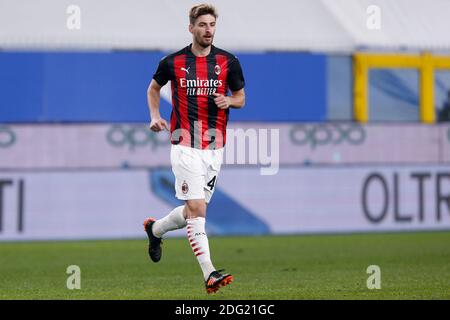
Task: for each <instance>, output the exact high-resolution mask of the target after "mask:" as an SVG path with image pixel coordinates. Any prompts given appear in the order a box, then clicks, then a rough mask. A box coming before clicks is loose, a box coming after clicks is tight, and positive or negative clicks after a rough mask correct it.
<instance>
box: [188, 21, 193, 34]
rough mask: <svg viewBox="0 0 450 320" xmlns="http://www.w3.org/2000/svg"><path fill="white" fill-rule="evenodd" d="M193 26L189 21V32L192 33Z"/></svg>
mask: <svg viewBox="0 0 450 320" xmlns="http://www.w3.org/2000/svg"><path fill="white" fill-rule="evenodd" d="M193 28H194V26H193V25H192V24H190V23H189V32H190V33H192V29H193Z"/></svg>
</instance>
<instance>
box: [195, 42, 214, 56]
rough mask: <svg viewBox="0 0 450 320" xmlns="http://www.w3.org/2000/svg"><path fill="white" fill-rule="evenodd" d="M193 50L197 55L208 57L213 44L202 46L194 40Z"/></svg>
mask: <svg viewBox="0 0 450 320" xmlns="http://www.w3.org/2000/svg"><path fill="white" fill-rule="evenodd" d="M191 51H192V53H193V54H194V55H195V56H196V57H206V56H207V55H208V54H209V53H210V52H211V46H207V47H202V46H201V45H199V44H198V43H195V42H193V43H192V46H191Z"/></svg>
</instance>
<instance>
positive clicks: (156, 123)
mask: <svg viewBox="0 0 450 320" xmlns="http://www.w3.org/2000/svg"><path fill="white" fill-rule="evenodd" d="M164 129H166V130H169V125H168V124H167V122H166V120H164V119H163V118H155V119H152V121H151V122H150V130H152V131H153V132H160V131H162V130H164Z"/></svg>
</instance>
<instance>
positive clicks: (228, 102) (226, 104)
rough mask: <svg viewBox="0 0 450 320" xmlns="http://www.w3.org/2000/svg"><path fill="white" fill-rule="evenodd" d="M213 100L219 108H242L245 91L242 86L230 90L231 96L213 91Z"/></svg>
mask: <svg viewBox="0 0 450 320" xmlns="http://www.w3.org/2000/svg"><path fill="white" fill-rule="evenodd" d="M214 97H215V98H214V102H215V103H216V105H217V107H218V108H219V109H228V108H236V109H239V108H242V107H243V106H244V105H245V91H244V88H242V89H240V90H237V91H232V92H231V96H224V95H221V94H219V93H214Z"/></svg>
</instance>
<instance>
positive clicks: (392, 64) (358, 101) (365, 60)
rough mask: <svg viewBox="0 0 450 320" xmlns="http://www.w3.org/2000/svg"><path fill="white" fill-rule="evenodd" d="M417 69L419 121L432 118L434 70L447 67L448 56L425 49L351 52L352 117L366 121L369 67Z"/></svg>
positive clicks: (430, 121) (432, 119)
mask: <svg viewBox="0 0 450 320" xmlns="http://www.w3.org/2000/svg"><path fill="white" fill-rule="evenodd" d="M377 68H378V69H380V68H382V69H389V68H391V69H393V68H395V69H398V68H409V69H417V70H418V71H419V75H420V81H419V86H420V89H419V93H420V106H419V108H420V112H419V114H420V121H422V122H423V123H434V122H435V110H434V81H433V80H434V70H436V69H450V57H449V56H434V55H432V54H431V53H428V52H424V53H422V54H420V55H414V54H375V53H361V52H357V53H355V54H354V55H353V81H354V82H353V112H354V117H355V120H356V121H358V122H362V123H365V122H367V121H369V106H368V100H367V99H368V80H369V70H370V69H377Z"/></svg>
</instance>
